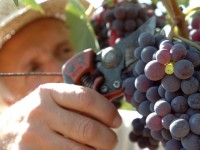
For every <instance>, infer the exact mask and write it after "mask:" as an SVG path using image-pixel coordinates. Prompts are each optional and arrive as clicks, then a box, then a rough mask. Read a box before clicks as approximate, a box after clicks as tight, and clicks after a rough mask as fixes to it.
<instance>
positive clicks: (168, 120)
mask: <svg viewBox="0 0 200 150" xmlns="http://www.w3.org/2000/svg"><path fill="white" fill-rule="evenodd" d="M175 118H176V117H175V116H174V115H173V114H168V115H166V116H164V117H163V118H162V126H163V127H164V128H165V129H169V126H170V124H171V123H172V121H173V120H174V119H175Z"/></svg>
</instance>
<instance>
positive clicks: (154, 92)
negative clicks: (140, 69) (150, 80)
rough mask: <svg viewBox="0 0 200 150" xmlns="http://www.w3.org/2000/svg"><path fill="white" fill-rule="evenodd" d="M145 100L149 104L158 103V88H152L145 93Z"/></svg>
mask: <svg viewBox="0 0 200 150" xmlns="http://www.w3.org/2000/svg"><path fill="white" fill-rule="evenodd" d="M146 98H147V99H148V100H149V101H151V102H156V101H158V100H159V99H160V98H161V97H160V95H159V93H158V87H157V86H152V87H150V88H149V89H148V90H147V91H146Z"/></svg>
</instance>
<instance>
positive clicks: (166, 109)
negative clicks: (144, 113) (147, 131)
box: [154, 100, 171, 116]
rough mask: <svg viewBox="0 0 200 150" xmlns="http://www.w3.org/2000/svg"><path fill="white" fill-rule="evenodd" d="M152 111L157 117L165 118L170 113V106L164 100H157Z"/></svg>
mask: <svg viewBox="0 0 200 150" xmlns="http://www.w3.org/2000/svg"><path fill="white" fill-rule="evenodd" d="M154 111H155V112H156V114H157V115H159V116H165V115H167V114H169V113H170V112H171V105H170V103H168V102H166V101H164V100H159V101H157V102H156V103H155V105H154Z"/></svg>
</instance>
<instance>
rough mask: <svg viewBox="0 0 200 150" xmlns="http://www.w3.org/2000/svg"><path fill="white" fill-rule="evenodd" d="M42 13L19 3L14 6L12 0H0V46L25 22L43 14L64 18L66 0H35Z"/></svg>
mask: <svg viewBox="0 0 200 150" xmlns="http://www.w3.org/2000/svg"><path fill="white" fill-rule="evenodd" d="M36 2H37V3H39V4H40V5H41V6H42V8H43V10H44V12H45V13H44V14H42V13H41V12H39V11H35V10H33V9H31V8H29V7H25V6H23V5H22V4H19V7H16V5H15V4H14V2H13V0H0V48H1V46H2V45H3V44H4V43H5V42H6V41H7V40H8V39H10V38H11V37H12V35H14V34H15V32H16V31H17V30H19V29H20V28H21V27H23V26H24V25H26V24H27V23H29V22H31V21H33V20H35V19H37V18H41V17H44V16H49V17H50V16H51V17H55V18H59V19H62V20H65V18H66V15H65V6H66V3H67V0H36Z"/></svg>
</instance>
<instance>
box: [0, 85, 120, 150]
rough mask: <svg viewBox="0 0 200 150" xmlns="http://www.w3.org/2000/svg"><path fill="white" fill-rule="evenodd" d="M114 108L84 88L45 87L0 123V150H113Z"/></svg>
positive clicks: (10, 110)
mask: <svg viewBox="0 0 200 150" xmlns="http://www.w3.org/2000/svg"><path fill="white" fill-rule="evenodd" d="M120 124H121V117H120V116H119V114H118V112H117V109H116V108H115V107H114V105H113V104H112V103H110V102H109V101H108V100H107V99H106V98H105V97H103V96H102V95H100V94H99V93H97V92H96V91H94V90H92V89H89V88H87V87H81V86H76V85H69V84H65V83H51V84H44V85H41V86H40V87H39V88H37V89H36V90H35V91H33V92H32V93H30V94H29V95H28V96H26V97H25V98H23V99H22V100H21V101H19V102H18V103H16V104H14V105H13V106H11V107H10V108H8V110H7V111H6V112H5V113H4V114H3V115H2V117H1V120H0V143H1V145H0V149H6V150H11V149H12V150H36V149H37V150H79V149H80V150H94V149H101V150H112V149H114V147H115V145H116V143H117V137H116V134H115V133H114V132H113V130H112V129H111V128H117V127H119V126H120Z"/></svg>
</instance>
